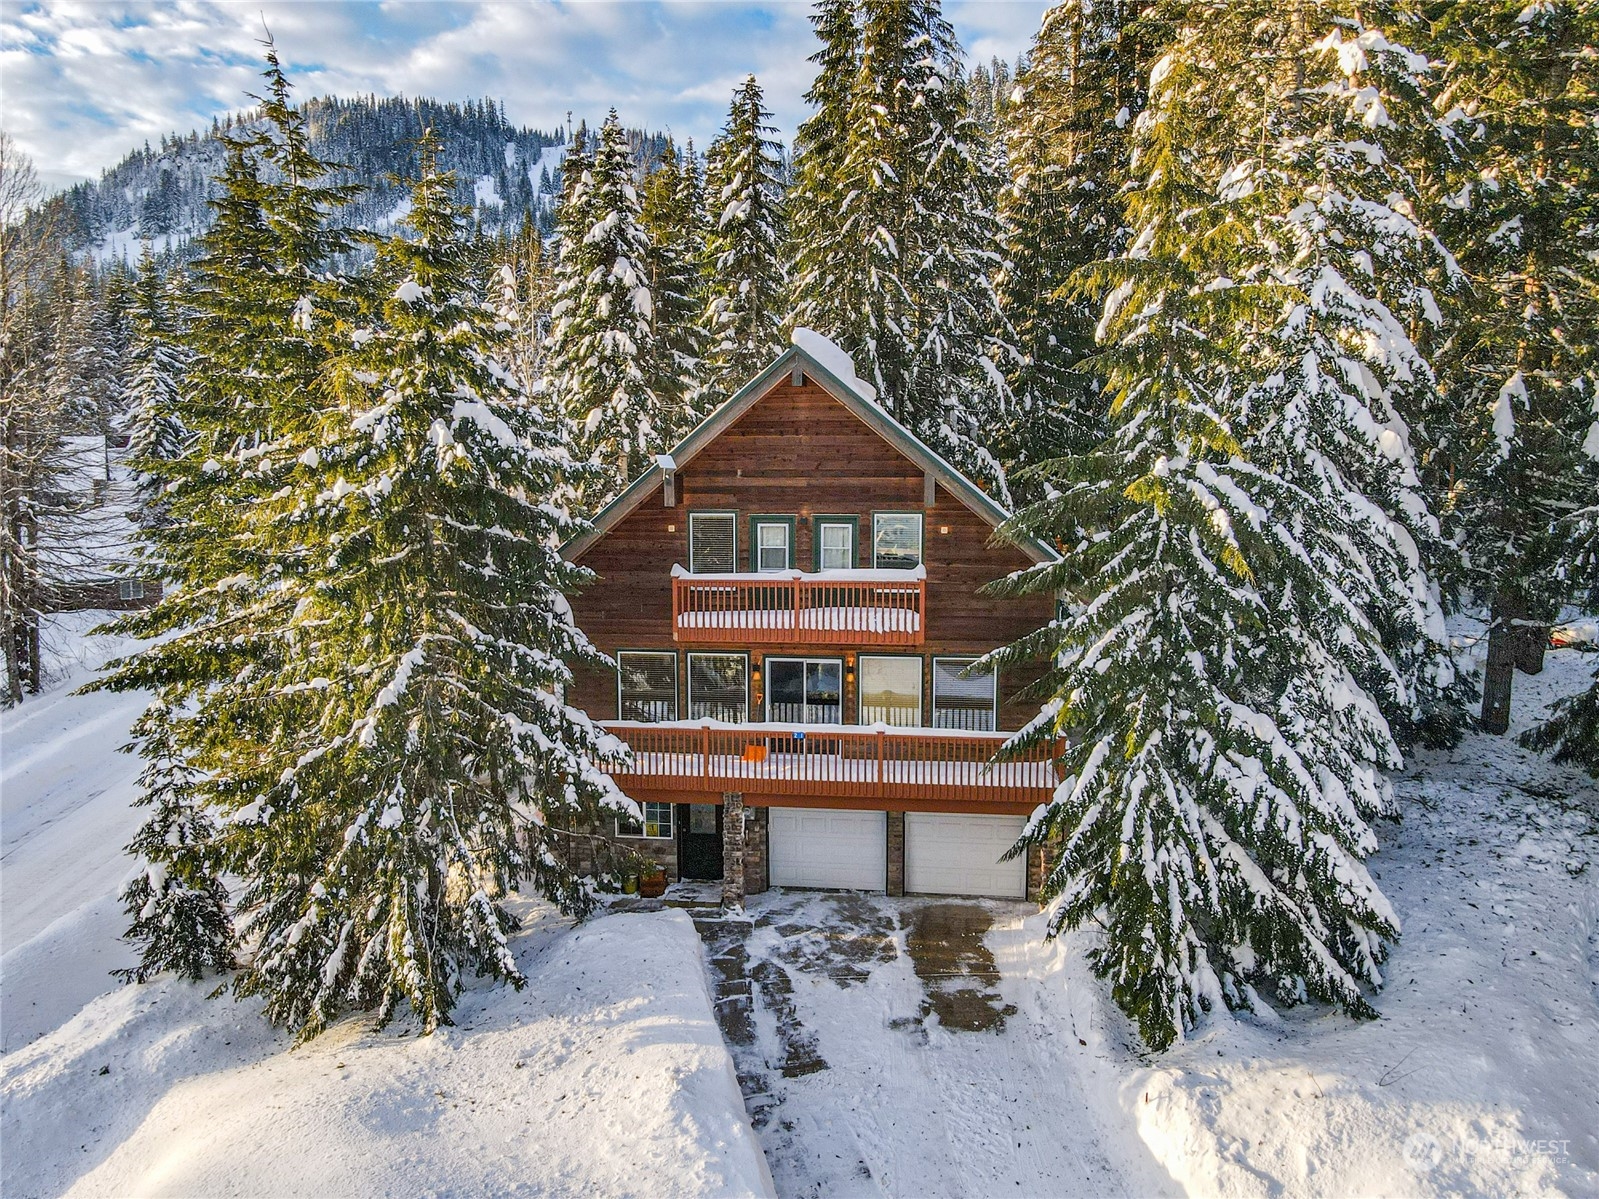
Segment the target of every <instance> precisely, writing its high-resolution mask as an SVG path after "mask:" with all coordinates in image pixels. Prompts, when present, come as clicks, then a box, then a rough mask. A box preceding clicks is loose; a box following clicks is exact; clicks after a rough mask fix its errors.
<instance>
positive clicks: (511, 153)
mask: <svg viewBox="0 0 1599 1199" xmlns="http://www.w3.org/2000/svg"><path fill="white" fill-rule="evenodd" d="M304 112H305V116H306V120H307V122H308V124H309V126H310V129H311V138H312V145H313V147H314V149H315V150H316V152H317V153H318V154H320V155H321V156H323V157H324V158H326V159H328V160H330V161H332V162H337V163H340V164H342V165H343V166H344V168H345V169H344V170H343V171H341V172H339V176H338V177H339V178H340V179H341V180H344V181H353V182H357V183H361V184H363V185H365V187H366V188H367V189H368V190H367V191H366V192H365V194H363V195H362V196H361V197H360V198H359V199H358V200H356V201H355V202H354V203H353V204H351V205H349V206H348V207H347V208H346V209H345V210H344V211H343V213H342V220H343V223H345V224H347V225H351V226H359V227H367V228H378V229H382V228H387V227H390V226H392V225H393V224H394V223H395V222H396V221H397V220H399V219H400V218H401V217H403V216H404V215H405V212H406V209H407V207H408V206H407V204H406V202H405V192H406V186H407V181H409V180H411V179H413V178H414V177H415V175H416V171H417V161H416V148H415V145H416V140H417V138H418V137H420V136H421V134H422V131H423V130H424V129H429V128H430V129H432V130H433V131H434V132H435V133H436V134H437V135H438V136H439V138H440V139H441V140H442V142H443V144H444V154H443V164H444V166H445V167H446V168H448V169H450V170H453V171H455V172H456V173H457V176H458V178H457V183H456V198H457V199H458V200H459V201H460V202H461V203H462V204H466V205H470V206H471V207H472V208H473V210H474V211H475V212H476V214H477V219H478V221H479V222H480V223H481V225H482V226H483V228H484V229H486V230H488V231H491V232H493V231H499V230H501V229H505V230H514V229H517V228H520V226H521V224H522V222H523V220H524V219H528V218H531V219H532V220H534V221H535V222H537V224H538V225H539V227H540V228H541V229H543V230H545V231H546V232H548V231H550V230H551V229H552V228H553V220H554V211H555V203H556V200H557V199H558V198H559V196H560V191H561V160H562V158H563V157H564V155H565V153H566V140H567V135H566V132H565V130H562V129H560V128H557V129H555V130H553V131H552V130H543V129H533V128H529V127H527V126H514V125H512V124H511V123H510V122H509V121H507V120H506V118H505V113H504V111H503V109H501V108H500V106H499V104H498V103H496V102H495V101H493V100H473V101H467V102H466V103H465V104H454V103H449V104H445V103H440V102H439V101H436V100H428V99H415V100H412V99H406V98H404V97H392V96H391V97H383V98H376V97H370V96H368V97H364V98H360V99H355V100H341V99H330V98H318V99H313V100H310V101H308V102H307V103H306V104H305V107H304ZM250 115H251V114H249V113H245V114H243V115H242V116H240V117H237V118H234V117H230V118H228V119H227V120H226V121H223V122H215V123H213V125H212V128H211V130H210V131H209V132H206V133H198V132H195V133H189V134H187V135H181V134H180V135H174V136H172V137H169V138H163V139H162V141H161V145H160V146H159V147H154V148H153V147H151V146H149V145H146V146H145V147H144V148H142V149H138V150H134V151H133V152H132V153H130V154H129V155H128V156H127V157H126V158H125V159H123V160H122V161H121V162H120V163H118V164H117V165H116V166H114V167H112V168H111V169H110V170H108V171H106V172H105V174H104V175H102V176H101V178H100V180H99V181H98V182H95V183H81V184H79V185H77V186H76V187H73V188H71V189H69V190H67V191H66V192H64V193H63V194H62V195H61V197H60V201H59V202H60V204H61V206H62V212H63V214H64V215H65V217H66V218H67V220H66V224H67V227H68V230H69V234H68V240H69V244H70V246H71V248H72V249H74V250H76V251H80V252H88V253H89V254H91V255H92V256H93V257H95V258H96V259H98V260H99V261H101V262H105V261H109V260H113V259H121V260H123V261H127V262H133V261H136V260H137V259H138V257H139V253H140V248H141V245H142V243H143V242H145V241H148V242H150V244H151V246H152V248H153V249H154V251H155V252H156V253H157V254H158V255H160V254H169V253H170V254H174V255H176V256H178V257H183V256H184V254H185V248H186V247H187V245H188V243H189V242H191V241H192V240H193V239H194V238H195V237H196V236H197V235H199V234H200V233H202V232H204V231H205V229H206V228H207V227H208V226H209V224H210V219H211V215H210V209H209V208H208V206H207V201H208V200H210V199H211V198H213V197H214V196H215V195H216V185H215V184H214V183H213V182H212V179H213V177H214V176H215V175H216V174H217V173H218V172H219V171H220V170H221V168H222V162H223V154H224V150H223V145H222V141H221V135H222V134H223V133H225V132H227V131H229V130H238V129H240V127H241V126H243V125H247V124H248V123H249V120H250ZM664 142H665V138H664V137H663V136H662V135H661V134H652V133H646V132H644V131H641V130H629V131H628V144H629V146H630V147H631V148H632V149H633V151H634V154H635V156H636V158H637V159H638V160H639V161H640V162H643V161H646V160H649V159H651V158H653V157H655V156H657V155H658V154H659V153H660V150H661V148H662V146H663V145H664Z"/></svg>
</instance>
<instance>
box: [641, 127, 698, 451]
mask: <svg viewBox="0 0 1599 1199" xmlns="http://www.w3.org/2000/svg"><path fill="white" fill-rule="evenodd" d="M703 191H704V180H703V178H702V172H701V170H700V161H699V157H698V156H697V155H696V154H695V153H694V143H693V142H689V143H688V145H687V147H686V148H685V149H684V150H682V151H679V150H678V148H677V146H676V145H675V144H673V142H672V140H671V139H670V138H668V139H667V141H666V145H665V146H664V147H663V148H662V151H661V157H660V160H659V162H657V164H656V166H655V169H654V170H653V171H651V172H650V173H649V174H648V175H647V176H645V179H644V187H643V198H642V200H641V202H640V204H639V223H640V224H641V225H642V226H643V229H644V233H645V236H646V237H648V239H649V246H650V252H649V257H648V260H647V261H648V263H649V288H650V295H651V297H653V299H654V318H653V320H652V324H653V326H654V332H655V342H656V346H657V348H658V351H659V355H660V358H659V361H658V363H657V364H656V367H655V377H656V387H657V388H658V389H659V391H660V394H661V397H662V399H663V401H664V403H665V405H666V407H667V408H668V409H669V410H675V411H678V412H679V413H680V415H679V416H678V418H677V424H678V427H679V428H686V427H687V426H688V425H689V424H692V423H693V419H694V416H695V415H696V406H697V399H698V396H699V392H700V375H701V372H702V370H703V369H704V368H703V359H704V356H705V338H704V334H703V332H702V330H701V328H700V325H699V321H698V318H699V314H700V308H701V306H702V305H703V304H704V302H705V288H704V282H703V280H702V278H701V275H700V263H701V261H702V260H703V259H704V256H705V228H704V223H703V221H704V197H703V194H702V193H703Z"/></svg>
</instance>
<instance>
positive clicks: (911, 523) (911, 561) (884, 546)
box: [872, 512, 922, 570]
mask: <svg viewBox="0 0 1599 1199" xmlns="http://www.w3.org/2000/svg"><path fill="white" fill-rule="evenodd" d="M921 564H922V514H921V513H920V512H878V513H876V514H875V515H874V516H873V517H872V565H873V566H874V567H875V568H877V569H878V570H910V569H912V568H913V567H917V566H920V565H921Z"/></svg>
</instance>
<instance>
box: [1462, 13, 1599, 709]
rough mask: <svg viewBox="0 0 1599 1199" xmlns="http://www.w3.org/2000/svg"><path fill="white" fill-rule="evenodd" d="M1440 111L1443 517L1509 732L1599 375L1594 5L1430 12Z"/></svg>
mask: <svg viewBox="0 0 1599 1199" xmlns="http://www.w3.org/2000/svg"><path fill="white" fill-rule="evenodd" d="M1433 7H1434V8H1436V9H1437V17H1438V19H1437V20H1436V22H1435V24H1434V27H1433V31H1434V47H1433V49H1434V53H1435V55H1436V56H1438V57H1440V58H1442V59H1443V61H1444V63H1445V79H1446V83H1447V87H1446V89H1445V91H1444V94H1443V96H1442V97H1441V101H1440V103H1441V105H1442V108H1443V110H1446V111H1448V112H1449V113H1450V114H1451V116H1453V117H1454V118H1455V124H1456V127H1457V128H1459V129H1460V130H1461V132H1462V136H1463V138H1464V140H1465V143H1466V146H1467V147H1468V151H1469V152H1468V154H1467V156H1466V158H1465V160H1464V162H1463V163H1462V167H1461V170H1460V171H1458V172H1455V173H1453V174H1452V175H1451V176H1450V177H1449V179H1448V188H1447V191H1446V196H1445V201H1444V207H1445V211H1446V212H1448V213H1451V214H1452V216H1453V219H1452V220H1451V221H1450V222H1449V225H1448V227H1447V235H1448V237H1449V239H1450V244H1451V246H1452V247H1453V248H1454V250H1455V252H1456V254H1457V256H1458V257H1459V260H1460V263H1461V265H1462V267H1463V268H1464V269H1465V271H1466V273H1467V275H1468V276H1469V277H1470V279H1471V282H1472V285H1473V290H1472V293H1471V295H1470V296H1468V297H1467V298H1465V300H1464V301H1463V303H1462V304H1460V305H1458V306H1456V307H1455V308H1454V309H1453V310H1452V311H1451V316H1452V317H1453V319H1454V322H1455V324H1456V326H1457V328H1456V330H1455V332H1454V334H1453V337H1452V338H1451V340H1450V344H1449V345H1448V347H1447V348H1446V350H1445V351H1444V352H1443V353H1442V355H1441V356H1440V368H1441V370H1442V372H1443V375H1444V385H1445V388H1446V391H1447V393H1448V395H1449V396H1450V398H1451V401H1452V403H1451V409H1452V412H1453V414H1454V420H1455V423H1456V425H1464V427H1465V428H1466V430H1467V431H1468V438H1469V440H1468V441H1467V443H1466V445H1464V446H1463V447H1462V448H1461V452H1460V453H1458V454H1455V455H1453V456H1452V457H1451V460H1450V463H1449V465H1450V467H1451V469H1450V470H1449V472H1448V484H1449V487H1450V492H1451V500H1452V512H1451V513H1450V515H1451V517H1452V523H1453V526H1454V528H1455V530H1456V532H1457V534H1458V536H1459V538H1460V540H1461V542H1462V543H1463V545H1464V548H1465V550H1466V553H1467V565H1468V581H1469V583H1470V585H1471V586H1472V588H1473V590H1474V591H1475V592H1476V594H1477V595H1478V597H1479V598H1480V600H1481V602H1482V603H1483V605H1484V606H1485V607H1486V608H1487V610H1488V619H1489V631H1488V650H1487V663H1486V670H1485V675H1484V680H1483V697H1482V725H1483V727H1484V728H1485V729H1487V730H1488V731H1490V732H1495V733H1503V732H1504V731H1505V730H1506V729H1507V728H1508V726H1509V720H1510V699H1511V690H1512V683H1513V680H1514V676H1515V672H1516V670H1517V669H1518V668H1519V669H1522V670H1526V671H1530V672H1532V673H1536V672H1537V671H1538V670H1540V669H1541V668H1542V665H1543V653H1544V647H1545V646H1546V645H1547V644H1548V637H1549V627H1550V625H1551V623H1552V622H1553V620H1554V618H1555V616H1556V615H1557V614H1558V612H1559V608H1560V605H1561V603H1562V602H1563V601H1564V600H1565V599H1566V598H1567V597H1568V596H1569V587H1568V583H1567V580H1566V578H1565V577H1563V574H1562V560H1563V556H1564V547H1565V545H1566V543H1567V539H1568V537H1569V532H1568V530H1569V528H1570V524H1569V522H1568V517H1569V516H1570V515H1571V513H1572V512H1573V511H1574V510H1575V509H1577V508H1578V507H1580V506H1581V505H1582V504H1583V502H1584V496H1583V493H1582V490H1581V488H1582V480H1583V475H1582V472H1581V470H1580V469H1579V465H1580V462H1581V448H1580V447H1581V442H1582V438H1583V436H1584V434H1585V433H1586V432H1587V429H1588V422H1589V409H1588V406H1589V404H1590V403H1591V401H1592V397H1593V395H1594V394H1595V385H1596V381H1599V367H1596V357H1595V354H1596V351H1595V348H1594V347H1595V346H1596V345H1599V220H1596V219H1595V217H1594V197H1595V195H1596V194H1599V125H1596V123H1595V122H1594V120H1593V113H1594V111H1595V110H1596V108H1599V71H1596V69H1595V66H1594V52H1593V47H1594V46H1595V45H1599V11H1596V10H1595V8H1594V7H1593V6H1592V5H1591V4H1581V3H1571V2H1563V0H1551V2H1550V3H1542V4H1534V5H1523V4H1514V3H1505V2H1504V0H1492V2H1485V3H1481V4H1461V5H1438V6H1433Z"/></svg>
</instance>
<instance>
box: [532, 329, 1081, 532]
mask: <svg viewBox="0 0 1599 1199" xmlns="http://www.w3.org/2000/svg"><path fill="white" fill-rule="evenodd" d="M793 342H794V344H792V345H791V346H789V348H788V349H786V350H784V351H783V352H782V353H781V354H779V355H778V356H777V358H775V359H774V360H773V361H772V363H771V365H769V366H768V367H767V368H766V369H765V370H763V371H762V372H761V373H760V374H758V375H756V376H755V378H753V379H751V380H750V381H749V382H748V383H746V384H745V385H744V386H743V387H741V388H740V389H739V390H738V391H737V392H736V393H734V395H733V396H732V397H731V398H729V399H728V400H727V402H726V403H724V404H723V405H722V406H721V407H720V408H718V409H716V411H714V412H712V413H711V414H710V415H709V416H707V417H706V418H705V419H704V420H702V421H701V422H700V423H699V424H698V425H697V426H695V428H694V429H693V431H692V432H690V433H689V435H688V436H687V437H685V438H684V439H683V440H682V441H681V442H679V443H678V445H677V446H675V447H674V448H673V450H672V452H671V453H670V454H663V455H659V456H658V457H657V458H656V461H655V464H654V465H652V466H651V467H650V468H649V469H647V470H646V471H645V472H644V473H643V474H641V475H640V476H639V477H638V478H636V479H634V480H633V481H632V482H631V483H630V484H628V486H627V487H626V489H625V490H623V492H622V494H621V495H619V496H617V497H616V498H615V499H614V500H612V501H611V502H610V503H609V504H607V505H606V506H605V507H604V508H602V509H601V510H600V512H599V514H598V515H596V516H595V518H594V521H593V526H592V528H591V529H590V530H589V531H588V532H587V533H584V534H582V535H581V536H579V537H574V538H573V539H572V540H571V541H569V542H567V543H566V545H565V546H563V547H562V552H563V553H565V554H566V556H567V557H568V558H576V557H577V556H578V555H579V554H581V553H583V551H584V550H586V549H588V548H589V546H591V545H593V544H594V543H595V542H596V541H598V540H599V539H600V538H601V537H603V536H604V535H605V534H606V533H607V532H608V531H609V530H610V529H611V528H612V527H614V526H615V525H616V523H617V522H618V521H620V520H621V519H622V518H623V517H625V516H626V515H627V514H628V513H630V512H632V511H633V509H635V508H637V507H638V506H639V504H640V503H642V502H643V501H644V498H645V496H647V495H649V494H650V493H651V491H653V490H654V489H655V488H657V487H659V486H660V485H661V478H662V473H663V465H662V463H663V460H669V461H670V462H671V463H672V464H673V466H672V468H673V469H675V470H678V471H681V470H683V469H684V468H685V467H686V466H687V465H688V464H689V463H690V462H691V461H693V459H694V456H695V455H696V454H698V453H699V452H700V451H701V450H703V449H704V448H705V447H706V446H707V445H709V444H710V443H711V442H712V441H714V440H716V438H717V437H719V436H721V434H722V433H724V432H725V431H726V430H727V429H729V428H731V427H732V425H733V423H734V422H735V421H737V420H738V418H739V417H741V416H743V415H744V414H745V413H746V412H748V411H749V410H750V409H751V408H753V407H754V406H755V404H756V402H757V401H758V400H760V399H761V398H762V397H764V396H765V395H766V393H767V392H769V391H771V390H772V388H773V387H775V386H777V384H778V383H780V382H781V381H782V380H783V378H784V377H785V376H787V375H788V374H789V373H790V371H792V369H793V368H794V367H795V366H796V365H798V366H800V367H801V369H802V370H803V371H804V372H805V374H806V376H807V377H808V378H810V379H812V380H814V381H815V382H816V383H817V384H818V385H819V386H820V387H821V388H822V390H824V391H826V392H827V393H828V394H829V395H831V396H832V397H833V398H834V399H835V400H837V401H838V402H839V403H841V404H843V405H844V407H846V408H848V409H849V410H850V411H851V412H852V413H854V414H855V415H856V416H858V417H859V418H860V419H861V420H863V421H864V422H866V424H868V425H870V426H871V427H872V428H873V429H874V430H875V431H876V432H877V433H878V434H880V435H881V436H882V437H883V438H884V439H885V440H886V441H888V442H889V444H890V445H892V446H894V448H895V449H897V450H899V451H900V453H902V454H904V455H905V456H906V457H907V458H909V459H910V460H911V461H912V462H915V463H916V464H917V465H918V466H920V467H921V468H922V469H923V470H924V471H926V472H927V473H928V474H930V475H932V476H933V478H935V479H936V480H937V481H938V482H939V483H941V484H942V485H943V486H944V489H945V490H946V491H948V492H949V493H950V494H951V495H953V496H955V498H956V499H958V500H960V502H961V503H963V504H964V505H966V507H968V508H970V509H971V510H972V511H973V512H975V513H976V514H977V515H978V516H979V517H981V518H982V519H983V520H984V521H986V522H987V523H988V524H989V525H991V526H993V527H994V528H998V527H999V526H1000V525H1002V524H1004V523H1005V522H1006V521H1007V520H1009V519H1010V517H1011V513H1010V511H1009V509H1007V508H1006V507H1005V506H1004V505H1003V504H1000V503H999V502H998V501H996V500H995V499H994V498H993V497H992V496H990V495H989V494H988V493H987V492H985V491H984V490H983V489H982V488H980V487H978V486H977V484H975V483H973V482H972V481H971V480H970V479H968V478H967V477H966V476H965V475H963V474H962V473H961V472H960V471H958V470H956V469H955V467H954V466H952V465H951V464H950V463H949V462H948V461H946V460H945V459H944V458H943V457H942V456H941V455H940V454H939V453H938V452H937V451H936V450H934V449H933V448H932V447H931V446H929V445H928V444H927V443H926V442H924V441H923V440H922V439H921V438H919V437H917V436H916V434H914V433H912V432H911V431H910V430H909V429H907V428H906V427H905V426H904V425H902V424H900V422H899V421H897V420H895V419H894V417H893V416H892V415H890V414H889V413H888V411H887V410H886V409H884V408H883V407H882V406H881V405H880V404H878V403H877V392H876V390H875V389H873V388H872V386H871V385H870V384H868V383H867V382H866V381H865V380H863V379H861V378H860V376H859V375H857V374H856V373H855V364H854V362H853V361H852V360H851V359H850V356H849V355H848V354H847V353H845V352H844V350H843V349H842V348H841V347H840V346H839V345H838V344H837V343H836V342H833V341H830V340H828V339H827V338H825V337H823V336H822V335H821V334H820V333H817V332H815V331H814V330H812V329H796V330H795V331H794V338H793ZM1013 541H1014V543H1015V545H1016V547H1017V548H1018V549H1020V550H1021V551H1022V552H1023V553H1025V554H1027V555H1028V556H1029V557H1031V558H1033V559H1034V560H1035V561H1038V562H1052V561H1055V560H1056V559H1057V558H1058V557H1059V555H1058V554H1057V553H1056V552H1055V549H1054V547H1053V546H1050V545H1047V544H1046V543H1044V542H1042V541H1039V540H1037V539H1036V538H1032V537H1025V536H1023V537H1017V538H1014V539H1013Z"/></svg>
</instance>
